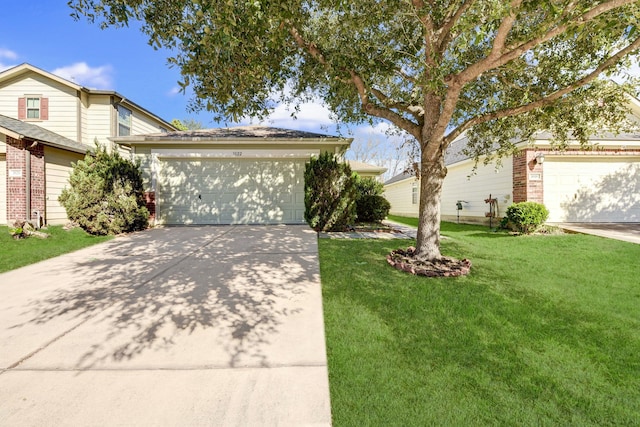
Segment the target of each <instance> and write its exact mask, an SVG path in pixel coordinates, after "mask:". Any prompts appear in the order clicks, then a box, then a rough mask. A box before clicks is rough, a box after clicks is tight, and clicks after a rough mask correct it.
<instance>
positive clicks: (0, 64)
mask: <svg viewBox="0 0 640 427" xmlns="http://www.w3.org/2000/svg"><path fill="white" fill-rule="evenodd" d="M17 59H18V54H17V53H15V52H14V51H12V50H9V49H5V48H2V47H0V71H2V70H6V69H7V68H11V67H13V66H15V65H16V64H15V63H12V62H13V61H15V60H17Z"/></svg>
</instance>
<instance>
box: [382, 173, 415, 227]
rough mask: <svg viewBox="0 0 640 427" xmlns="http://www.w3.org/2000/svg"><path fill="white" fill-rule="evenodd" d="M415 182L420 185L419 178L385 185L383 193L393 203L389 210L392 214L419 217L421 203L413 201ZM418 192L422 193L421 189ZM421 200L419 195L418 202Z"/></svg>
mask: <svg viewBox="0 0 640 427" xmlns="http://www.w3.org/2000/svg"><path fill="white" fill-rule="evenodd" d="M413 183H417V184H418V186H419V185H420V183H419V182H418V180H417V179H415V178H409V179H405V180H404V181H398V182H394V183H393V184H389V185H386V186H385V188H384V194H383V195H384V197H385V198H386V199H387V200H388V201H389V203H390V204H391V210H390V211H389V213H390V214H391V215H400V216H408V217H414V218H417V217H418V207H419V205H418V203H416V204H413V203H412V187H413ZM418 194H420V190H418ZM419 200H420V199H419V197H418V202H419Z"/></svg>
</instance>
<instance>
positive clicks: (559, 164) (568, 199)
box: [543, 156, 640, 222]
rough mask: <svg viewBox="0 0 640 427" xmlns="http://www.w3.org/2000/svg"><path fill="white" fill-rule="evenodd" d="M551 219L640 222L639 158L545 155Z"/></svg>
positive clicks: (546, 201)
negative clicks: (588, 157) (589, 157)
mask: <svg viewBox="0 0 640 427" xmlns="http://www.w3.org/2000/svg"><path fill="white" fill-rule="evenodd" d="M543 168H544V176H543V179H544V202H545V205H546V206H547V208H548V209H549V221H550V222H640V158H638V157H635V158H632V157H627V158H620V157H618V158H597V159H594V158H591V159H587V158H585V157H578V158H566V157H556V158H554V157H551V156H546V159H545V162H544V166H543Z"/></svg>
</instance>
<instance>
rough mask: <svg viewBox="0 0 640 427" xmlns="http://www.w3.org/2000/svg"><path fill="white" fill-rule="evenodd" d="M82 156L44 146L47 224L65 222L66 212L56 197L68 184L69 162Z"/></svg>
mask: <svg viewBox="0 0 640 427" xmlns="http://www.w3.org/2000/svg"><path fill="white" fill-rule="evenodd" d="M82 158H83V156H82V155H81V154H77V153H72V152H69V151H65V150H59V149H57V148H53V147H45V149H44V159H45V168H46V174H45V177H46V178H45V179H46V186H47V206H46V208H47V212H46V218H45V219H46V221H47V223H48V224H64V223H65V222H67V213H66V211H65V210H64V207H62V205H60V202H58V197H59V196H60V194H61V193H62V190H63V189H64V188H65V186H68V183H69V175H70V173H71V169H72V166H71V163H72V162H76V161H78V160H80V159H82Z"/></svg>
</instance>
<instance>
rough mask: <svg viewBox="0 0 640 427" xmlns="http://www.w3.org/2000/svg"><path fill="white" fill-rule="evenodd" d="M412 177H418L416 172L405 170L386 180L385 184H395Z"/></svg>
mask: <svg viewBox="0 0 640 427" xmlns="http://www.w3.org/2000/svg"><path fill="white" fill-rule="evenodd" d="M411 178H413V179H416V174H415V173H413V172H411V171H404V172H401V173H399V174H398V175H395V176H393V177H391V178H389V179H388V180H386V181H385V182H384V185H390V184H395V183H396V182H400V181H404V180H406V179H411Z"/></svg>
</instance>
